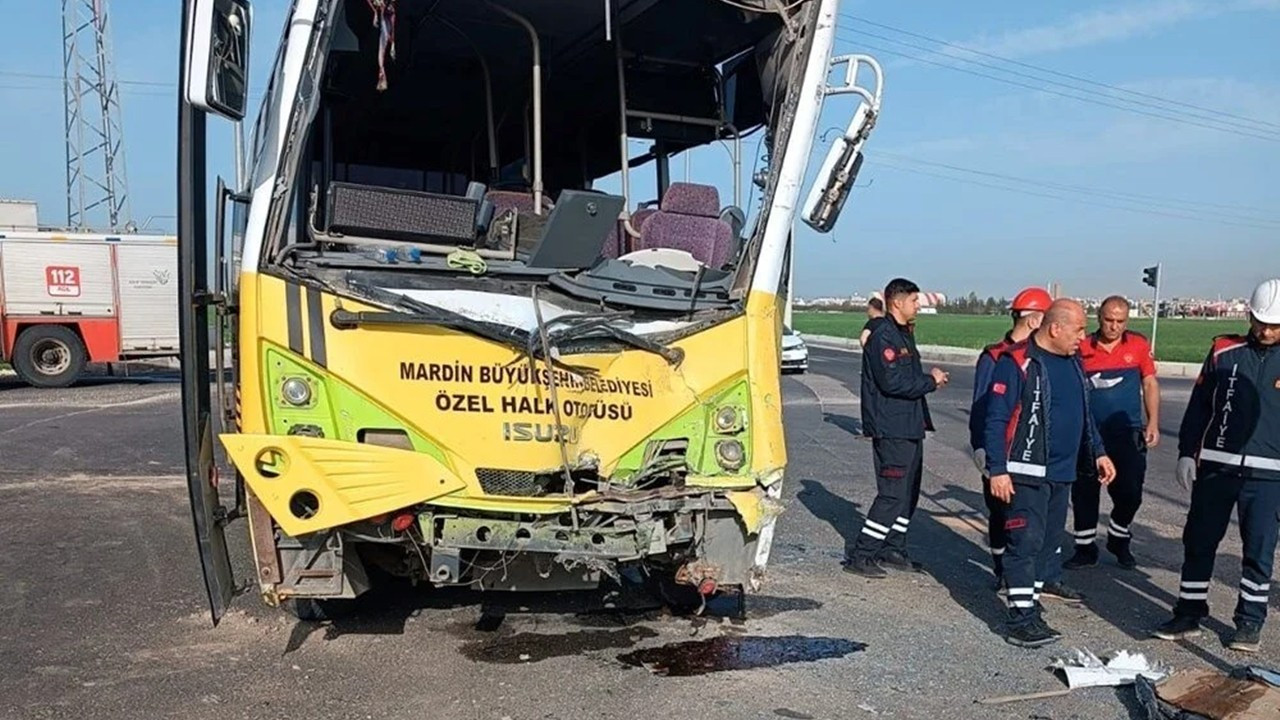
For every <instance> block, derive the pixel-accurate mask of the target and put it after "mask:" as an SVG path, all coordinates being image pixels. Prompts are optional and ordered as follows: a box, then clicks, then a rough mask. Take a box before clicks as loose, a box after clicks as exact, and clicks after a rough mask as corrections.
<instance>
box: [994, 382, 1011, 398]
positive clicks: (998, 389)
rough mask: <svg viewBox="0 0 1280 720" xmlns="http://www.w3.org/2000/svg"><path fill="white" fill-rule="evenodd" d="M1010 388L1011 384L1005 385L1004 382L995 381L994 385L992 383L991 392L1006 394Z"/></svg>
mask: <svg viewBox="0 0 1280 720" xmlns="http://www.w3.org/2000/svg"><path fill="white" fill-rule="evenodd" d="M1008 389H1009V386H1008V385H1005V384H1004V383H1002V382H998V383H995V384H994V385H992V386H991V392H993V393H995V394H997V395H1003V394H1005V392H1006V391H1007V390H1008Z"/></svg>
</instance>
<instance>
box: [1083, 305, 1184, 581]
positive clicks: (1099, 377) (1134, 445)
mask: <svg viewBox="0 0 1280 720" xmlns="http://www.w3.org/2000/svg"><path fill="white" fill-rule="evenodd" d="M1080 360H1081V362H1082V363H1083V364H1084V372H1085V376H1086V377H1088V379H1089V405H1090V407H1091V408H1092V409H1093V420H1094V423H1095V424H1096V425H1097V426H1098V431H1099V432H1100V433H1102V443H1103V444H1104V445H1105V446H1106V448H1107V457H1109V458H1111V461H1112V462H1113V463H1115V465H1116V480H1115V482H1113V483H1111V484H1110V485H1108V486H1107V494H1108V495H1110V496H1111V503H1112V507H1111V520H1110V522H1109V523H1108V524H1107V552H1110V553H1111V554H1112V555H1115V556H1116V562H1117V563H1119V564H1120V566H1121V567H1125V568H1134V567H1137V565H1138V563H1137V560H1136V559H1135V558H1134V557H1133V552H1132V551H1131V550H1130V548H1129V545H1130V542H1131V539H1132V537H1133V531H1132V530H1131V527H1132V524H1133V518H1134V516H1135V515H1137V514H1138V507H1139V506H1140V505H1142V483H1143V477H1144V476H1145V475H1146V473H1147V449H1148V448H1153V447H1155V446H1156V445H1157V444H1158V443H1159V442H1160V384H1159V383H1158V382H1157V381H1156V363H1155V358H1154V357H1153V356H1152V354H1151V344H1150V343H1149V342H1147V338H1146V337H1144V336H1143V335H1142V334H1141V333H1137V332H1134V331H1132V330H1129V301H1128V300H1126V299H1124V298H1123V297H1120V296H1119V295H1113V296H1111V297H1109V298H1107V299H1106V300H1103V301H1102V305H1101V306H1099V308H1098V330H1097V331H1096V332H1094V333H1093V334H1092V335H1090V336H1089V338H1088V339H1086V340H1085V341H1084V343H1082V344H1081V346H1080ZM1144 411H1145V412H1144ZM1144 415H1145V419H1144ZM1099 495H1100V493H1099V487H1098V484H1097V483H1091V482H1080V483H1076V484H1075V485H1073V486H1072V488H1071V507H1072V512H1073V515H1074V516H1075V517H1074V523H1073V530H1072V535H1074V536H1075V554H1073V555H1072V556H1071V559H1069V560H1067V562H1066V563H1064V567H1066V568H1067V569H1069V570H1074V569H1078V568H1084V567H1089V566H1092V565H1097V564H1098V546H1097V545H1096V544H1095V542H1094V540H1095V538H1097V536H1098V500H1099Z"/></svg>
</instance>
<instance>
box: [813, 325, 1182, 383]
mask: <svg viewBox="0 0 1280 720" xmlns="http://www.w3.org/2000/svg"><path fill="white" fill-rule="evenodd" d="M801 337H802V338H804V341H805V342H806V343H808V344H810V345H813V346H814V347H817V348H825V349H828V350H842V351H845V352H851V353H856V354H858V355H861V354H862V348H861V347H859V346H858V341H857V339H855V338H843V337H835V336H832V335H809V334H807V333H803V334H801ZM919 349H920V359H921V360H923V361H925V362H933V363H941V364H943V365H973V364H974V363H976V362H977V361H978V355H980V354H981V351H979V350H973V349H970V348H962V347H952V346H949V345H920V346H919ZM1199 374H1200V363H1178V362H1166V361H1163V360H1159V361H1157V362H1156V377H1162V378H1194V377H1196V376H1197V375H1199Z"/></svg>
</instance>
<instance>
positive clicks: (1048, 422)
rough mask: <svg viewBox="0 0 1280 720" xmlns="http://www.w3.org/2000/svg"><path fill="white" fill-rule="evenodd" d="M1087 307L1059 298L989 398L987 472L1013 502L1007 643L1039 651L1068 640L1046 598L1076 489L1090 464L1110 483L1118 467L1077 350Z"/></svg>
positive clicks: (1003, 365)
mask: <svg viewBox="0 0 1280 720" xmlns="http://www.w3.org/2000/svg"><path fill="white" fill-rule="evenodd" d="M1085 322H1086V321H1085V313H1084V308H1083V307H1081V306H1080V304H1079V303H1077V302H1075V301H1074V300H1056V301H1054V303H1053V304H1052V305H1050V306H1049V310H1048V312H1046V313H1045V317H1044V323H1043V324H1042V325H1041V326H1040V329H1038V330H1036V332H1035V333H1033V334H1032V335H1031V337H1030V338H1029V339H1028V340H1027V341H1025V342H1022V343H1019V344H1017V345H1015V346H1013V347H1011V348H1009V349H1008V350H1006V351H1005V352H1004V354H1003V355H1001V357H1000V359H999V360H998V361H997V362H996V369H995V373H994V375H993V378H992V381H991V389H990V391H989V394H988V398H987V421H986V440H985V443H984V447H985V448H986V451H987V472H988V474H989V475H990V477H991V494H992V495H994V496H995V497H997V498H999V499H1000V500H1001V501H1003V502H1005V503H1008V504H1009V506H1010V507H1009V509H1008V510H1007V511H1006V514H1005V517H1006V520H1005V531H1006V534H1007V536H1008V549H1007V550H1006V551H1005V559H1004V574H1005V580H1006V582H1007V583H1008V586H1009V591H1008V593H1009V594H1008V605H1009V617H1008V622H1007V628H1006V632H1005V640H1007V641H1008V642H1009V643H1011V644H1014V645H1018V646H1021V647H1039V646H1041V645H1045V644H1048V643H1051V642H1053V641H1055V640H1057V639H1058V638H1060V637H1062V634H1061V633H1059V632H1058V631H1056V630H1054V629H1053V628H1051V627H1049V625H1048V624H1047V623H1046V622H1045V621H1044V619H1043V618H1042V617H1041V615H1040V592H1041V590H1042V589H1043V588H1044V586H1045V582H1046V579H1051V578H1054V577H1056V573H1055V572H1054V566H1055V565H1057V566H1059V567H1060V563H1061V558H1059V557H1058V555H1057V552H1058V548H1059V547H1060V544H1061V538H1062V533H1063V528H1064V526H1065V524H1066V521H1067V502H1068V500H1069V499H1070V488H1071V483H1073V482H1075V481H1076V476H1077V473H1078V471H1079V468H1080V466H1081V465H1083V466H1085V467H1096V469H1097V472H1098V480H1099V481H1100V482H1101V483H1102V484H1104V485H1106V484H1108V483H1110V482H1111V480H1112V479H1114V478H1115V466H1114V465H1112V464H1111V461H1110V460H1109V459H1108V458H1107V457H1106V455H1105V452H1104V449H1103V445H1102V437H1101V436H1100V435H1099V434H1098V428H1097V427H1096V426H1095V425H1094V422H1093V415H1092V413H1091V412H1090V411H1089V395H1088V392H1087V391H1086V386H1085V378H1084V370H1083V368H1082V367H1081V365H1080V358H1079V356H1078V355H1077V354H1076V351H1077V350H1078V349H1079V348H1080V342H1081V340H1083V339H1084V331H1085Z"/></svg>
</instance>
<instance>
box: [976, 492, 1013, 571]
mask: <svg viewBox="0 0 1280 720" xmlns="http://www.w3.org/2000/svg"><path fill="white" fill-rule="evenodd" d="M982 500H983V502H985V503H986V504H987V547H989V548H991V556H992V557H995V558H998V557H1002V556H1003V555H1004V551H1005V547H1006V546H1007V545H1008V544H1009V541H1008V535H1007V533H1006V532H1005V529H1004V521H1005V515H1006V514H1007V513H1008V512H1009V506H1008V505H1007V504H1005V502H1004V501H1003V500H1001V499H1000V498H998V497H996V496H995V495H992V494H991V478H988V477H986V476H983V478H982Z"/></svg>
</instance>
